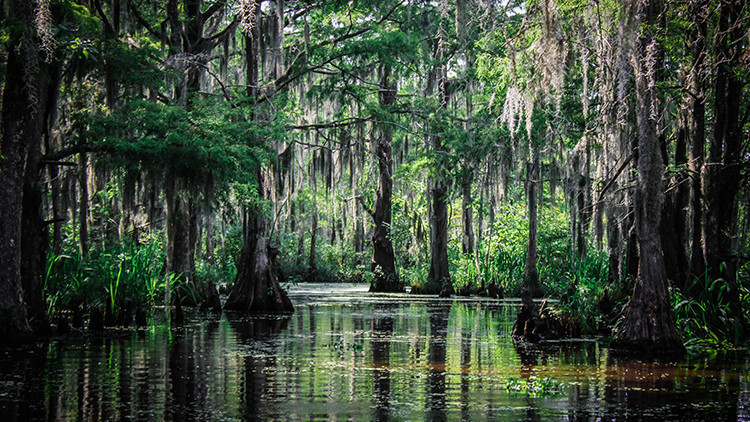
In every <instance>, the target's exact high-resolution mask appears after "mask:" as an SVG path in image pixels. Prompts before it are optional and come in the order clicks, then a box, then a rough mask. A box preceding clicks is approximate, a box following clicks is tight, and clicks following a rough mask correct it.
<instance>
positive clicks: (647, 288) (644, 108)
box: [612, 0, 685, 356]
mask: <svg viewBox="0 0 750 422" xmlns="http://www.w3.org/2000/svg"><path fill="white" fill-rule="evenodd" d="M654 3H655V2H654V1H650V0H647V1H646V2H644V3H643V4H637V5H635V6H632V7H635V8H638V10H637V15H638V16H639V17H640V22H641V23H643V24H644V25H645V26H646V27H645V28H644V29H643V31H644V32H643V33H642V35H641V36H640V39H639V42H638V43H637V44H636V47H635V49H636V50H635V51H634V52H633V54H634V55H635V57H634V60H633V62H634V63H635V66H634V67H635V73H636V79H635V85H636V107H637V124H638V164H637V165H638V182H637V184H636V190H635V224H636V230H637V232H638V247H639V260H638V275H637V278H636V282H635V289H634V291H633V296H632V298H631V300H630V303H629V304H628V308H627V311H626V313H625V320H624V323H623V326H622V328H621V329H620V330H619V331H618V332H617V334H616V335H615V338H614V340H613V341H612V348H614V349H616V350H618V349H619V350H625V351H628V352H633V353H639V354H645V355H649V356H664V355H667V356H669V355H680V354H684V353H685V347H684V346H683V345H682V341H681V340H680V336H679V335H678V334H677V331H676V329H675V325H674V319H673V316H672V308H671V306H670V304H669V293H668V291H667V277H666V268H665V267H664V253H663V251H662V244H661V238H660V236H659V230H660V227H661V223H662V222H661V208H662V202H663V200H664V191H663V189H662V186H663V184H662V177H663V175H664V161H663V158H662V156H661V150H660V145H659V136H658V133H657V119H658V116H656V115H655V113H654V112H653V110H655V109H657V107H658V105H657V103H656V101H657V98H656V92H655V85H656V84H655V83H654V79H655V76H654V75H653V74H652V73H651V72H649V69H646V68H644V64H645V63H649V62H651V63H653V60H655V56H654V55H655V54H657V53H658V51H657V50H658V47H657V46H656V44H655V31H656V29H655V28H654V26H655V25H657V21H656V17H657V16H658V14H659V10H658V9H657V6H656V5H655V4H654ZM650 70H651V71H653V69H650Z"/></svg>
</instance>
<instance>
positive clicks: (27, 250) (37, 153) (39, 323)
mask: <svg viewBox="0 0 750 422" xmlns="http://www.w3.org/2000/svg"><path fill="white" fill-rule="evenodd" d="M47 68H48V69H50V72H49V75H51V76H52V77H53V78H55V76H56V75H58V74H59V72H56V71H55V70H53V69H51V66H47ZM56 79H57V78H55V80H56ZM48 82H49V79H47V78H44V79H42V80H41V81H40V83H39V84H38V86H39V90H40V95H39V98H38V100H39V102H40V106H41V107H40V111H39V112H38V113H39V114H41V115H43V117H42V118H41V119H39V121H37V122H35V124H34V127H33V129H32V130H33V132H32V133H31V134H30V136H31V138H32V142H31V143H30V144H29V146H28V150H27V156H26V169H25V172H24V173H25V174H24V184H23V203H22V218H21V286H22V287H23V298H24V302H25V303H26V314H27V317H28V319H29V324H30V325H31V328H32V329H33V330H34V333H35V334H42V333H48V332H49V329H50V326H49V319H48V318H47V304H46V303H45V301H44V296H43V294H42V277H43V275H44V273H45V270H46V267H47V252H48V249H49V233H48V232H47V223H46V222H45V221H44V217H43V211H42V200H43V191H42V183H41V179H42V150H41V146H42V145H41V143H42V142H41V140H42V137H43V136H44V133H45V132H46V122H47V121H48V117H49V113H50V112H51V110H53V109H54V108H55V107H56V101H57V96H56V95H55V94H54V92H55V91H57V89H58V85H57V83H51V84H50V83H48ZM42 90H43V91H42Z"/></svg>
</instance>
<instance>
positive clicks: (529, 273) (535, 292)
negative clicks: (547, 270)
mask: <svg viewBox="0 0 750 422" xmlns="http://www.w3.org/2000/svg"><path fill="white" fill-rule="evenodd" d="M529 142H532V143H533V141H532V140H529ZM529 148H530V149H531V157H529V158H530V162H529V164H528V167H527V169H528V171H527V172H526V175H527V181H526V196H527V199H528V204H527V205H528V213H529V215H528V217H529V243H528V247H527V249H526V265H525V266H524V270H523V282H524V286H525V287H526V288H527V289H528V290H529V292H531V295H532V296H533V297H541V296H543V295H544V290H543V289H542V286H541V285H540V284H539V272H538V271H537V268H536V264H537V211H538V210H537V208H538V207H537V178H538V174H539V154H538V152H537V151H536V147H535V146H534V145H529Z"/></svg>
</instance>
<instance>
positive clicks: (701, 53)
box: [687, 0, 708, 296]
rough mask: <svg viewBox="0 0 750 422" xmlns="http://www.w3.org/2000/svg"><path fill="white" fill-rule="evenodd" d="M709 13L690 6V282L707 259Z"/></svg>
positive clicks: (697, 0)
mask: <svg viewBox="0 0 750 422" xmlns="http://www.w3.org/2000/svg"><path fill="white" fill-rule="evenodd" d="M707 14H708V11H707V10H705V8H704V2H703V1H701V0H692V1H691V2H690V16H691V17H692V18H693V25H692V26H689V27H688V28H689V29H688V46H689V47H690V49H691V51H692V56H693V57H692V60H691V63H690V71H689V73H688V75H689V76H688V78H689V90H690V92H691V93H692V94H693V95H691V96H689V99H688V101H689V102H688V110H690V111H691V112H690V115H689V117H688V119H689V120H688V132H689V133H690V134H691V138H690V153H689V154H690V155H689V161H688V168H689V169H690V210H691V212H692V213H691V216H690V219H691V222H690V225H691V232H692V237H691V241H690V276H689V277H690V280H687V281H688V283H689V282H690V281H692V280H693V279H696V278H703V274H704V271H705V267H706V264H705V259H704V257H703V245H702V242H701V236H702V233H703V209H702V206H703V191H702V188H701V178H700V173H701V169H702V168H703V162H704V150H705V143H706V93H705V89H704V84H703V75H704V71H705V70H704V69H703V66H704V63H705V62H706V61H707V57H706V37H707V32H708V25H707V22H706V20H707ZM687 293H688V294H690V295H693V296H695V295H697V294H698V292H697V291H694V290H693V289H692V287H691V288H690V289H689V290H688V291H687Z"/></svg>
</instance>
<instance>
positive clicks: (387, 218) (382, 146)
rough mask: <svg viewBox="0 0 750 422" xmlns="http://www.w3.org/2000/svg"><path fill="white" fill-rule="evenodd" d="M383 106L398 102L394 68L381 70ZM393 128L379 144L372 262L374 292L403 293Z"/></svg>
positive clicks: (385, 127)
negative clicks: (395, 237)
mask: <svg viewBox="0 0 750 422" xmlns="http://www.w3.org/2000/svg"><path fill="white" fill-rule="evenodd" d="M379 91H380V96H379V97H380V106H381V107H383V109H384V110H383V111H384V112H386V113H387V112H388V108H389V107H391V106H393V104H395V103H396V86H395V84H393V83H392V82H391V68H390V66H388V65H383V66H381V69H380V87H379ZM392 144H393V129H392V128H391V127H390V125H389V124H388V123H384V124H381V125H380V136H379V137H378V139H377V143H376V146H375V156H376V157H377V160H378V188H377V192H376V198H375V210H374V211H373V213H372V218H373V220H374V223H375V230H374V231H373V234H372V261H371V264H370V270H371V271H372V272H373V273H374V279H373V282H372V285H371V286H370V291H372V292H400V291H403V290H404V287H403V285H402V284H401V283H400V282H399V280H398V274H396V257H395V254H394V252H393V242H391V220H392V212H391V204H392V202H391V197H392V195H393V156H392Z"/></svg>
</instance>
